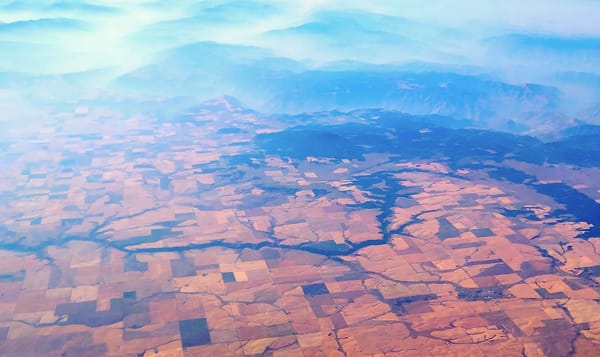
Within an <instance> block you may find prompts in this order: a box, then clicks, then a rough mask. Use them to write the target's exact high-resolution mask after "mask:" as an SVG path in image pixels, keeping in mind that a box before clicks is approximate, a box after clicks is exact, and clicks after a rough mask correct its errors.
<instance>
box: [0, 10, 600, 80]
mask: <svg viewBox="0 0 600 357" xmlns="http://www.w3.org/2000/svg"><path fill="white" fill-rule="evenodd" d="M349 3H352V4H349ZM243 4H247V6H246V7H244V6H243ZM207 9H209V10H207ZM211 9H212V10H211ZM215 9H218V10H215ZM348 10H357V11H359V12H357V13H358V14H360V13H363V14H366V13H374V14H384V15H386V16H394V17H398V18H401V19H408V20H411V21H413V22H416V23H420V24H426V25H431V26H434V27H437V28H440V29H441V30H442V31H441V32H440V33H439V34H438V35H437V36H439V41H436V40H434V39H431V38H427V39H425V40H424V41H427V42H426V44H427V45H428V46H430V47H431V46H432V43H439V46H440V48H442V49H443V46H444V45H447V46H450V47H452V46H455V44H454V43H448V41H447V39H445V38H444V36H443V34H444V33H448V30H451V31H456V33H458V34H460V36H462V37H463V39H469V40H471V42H469V41H464V42H462V44H461V46H463V47H460V50H461V51H463V52H464V53H466V54H467V56H470V55H471V54H472V56H477V45H473V44H472V41H474V40H478V39H481V38H484V37H486V36H491V35H494V34H502V33H522V32H526V33H529V32H535V33H543V34H552V35H558V36H590V37H600V22H599V21H597V18H598V14H600V1H596V0H528V1H522V0H505V1H501V2H499V1H492V0H460V1H443V0H429V1H427V2H423V1H421V0H402V1H389V0H370V1H361V2H354V1H353V2H349V1H338V0H329V1H328V0H287V1H277V0H271V1H260V2H259V1H252V2H247V1H233V2H231V1H230V2H227V1H191V0H178V1H161V0H159V1H136V0H125V1H123V0H120V1H112V0H98V1H94V2H86V1H49V0H34V1H28V0H16V1H9V0H1V1H0V50H1V51H2V52H3V57H4V59H3V60H0V71H1V72H10V71H18V72H31V73H36V72H37V73H64V72H78V71H85V70H91V69H94V68H106V67H116V68H118V69H119V70H121V71H127V70H130V69H132V68H135V67H137V66H141V65H143V64H146V63H148V62H149V61H151V58H152V56H153V54H155V53H159V52H160V51H163V50H165V49H168V48H169V47H173V46H174V45H182V44H185V43H193V42H196V41H206V40H211V41H217V42H224V43H237V44H249V45H259V46H265V47H270V48H272V49H273V50H274V51H275V52H276V53H277V54H280V55H283V56H289V57H295V58H301V59H312V60H316V61H329V60H343V59H359V60H365V58H360V57H357V58H352V57H353V54H352V53H351V51H344V50H343V49H333V50H331V51H315V48H313V47H311V46H303V44H305V43H308V44H310V43H311V39H310V38H308V39H306V41H300V42H297V43H294V44H293V45H292V44H290V43H287V42H285V41H278V40H277V38H276V36H271V35H265V33H267V34H270V31H274V30H275V31H276V30H281V29H286V28H289V27H294V26H299V25H302V24H303V23H306V22H308V21H310V20H311V19H312V18H314V17H315V16H317V15H318V14H319V13H320V12H323V11H330V12H331V11H338V12H339V11H348ZM356 16H357V17H360V15H356ZM365 26H366V27H369V26H370V25H369V24H367V25H365ZM340 36H343V35H342V34H340ZM457 36H458V35H457ZM365 41H367V42H368V41H369V38H366V39H365ZM385 41H386V42H387V41H389V40H388V39H386V40H385ZM391 41H393V39H391ZM370 45H373V46H375V45H381V46H385V43H382V44H370ZM357 46H358V48H359V49H363V47H361V44H360V43H358V44H357ZM296 47H297V48H296ZM365 48H366V47H365ZM336 51H337V52H336ZM405 59H406V58H405V57H403V56H401V55H397V56H394V55H393V54H386V55H384V56H382V58H381V59H380V62H395V60H397V61H403V60H405ZM372 61H373V62H377V59H372Z"/></svg>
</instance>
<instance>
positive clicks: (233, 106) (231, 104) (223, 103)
mask: <svg viewBox="0 0 600 357" xmlns="http://www.w3.org/2000/svg"><path fill="white" fill-rule="evenodd" d="M202 106H204V107H211V108H219V109H225V110H227V111H240V110H247V109H248V108H247V106H246V105H245V104H244V103H242V102H241V101H240V100H238V99H237V98H235V97H232V96H229V95H222V96H220V97H217V98H214V99H211V100H208V101H206V102H204V103H202Z"/></svg>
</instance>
